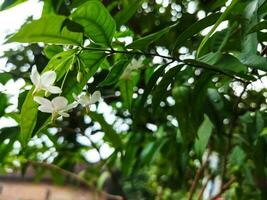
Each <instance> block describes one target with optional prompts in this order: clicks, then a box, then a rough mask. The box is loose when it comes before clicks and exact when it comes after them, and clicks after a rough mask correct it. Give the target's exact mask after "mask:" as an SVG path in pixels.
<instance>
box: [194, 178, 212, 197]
mask: <svg viewBox="0 0 267 200" xmlns="http://www.w3.org/2000/svg"><path fill="white" fill-rule="evenodd" d="M211 178H212V175H209V176H208V178H207V181H206V182H205V184H204V185H203V187H202V188H201V190H200V192H199V194H198V198H197V199H198V200H201V199H202V196H203V193H204V191H205V189H206V187H207V185H208V183H209V181H210V179H211Z"/></svg>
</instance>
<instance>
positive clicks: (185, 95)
mask: <svg viewBox="0 0 267 200" xmlns="http://www.w3.org/2000/svg"><path fill="white" fill-rule="evenodd" d="M172 95H173V97H174V100H175V107H174V111H175V116H176V119H177V121H178V124H179V129H180V131H181V135H182V138H183V139H184V141H185V143H190V140H192V139H193V138H194V136H195V132H194V127H193V123H192V118H191V116H190V115H191V112H192V110H191V108H192V107H191V106H189V104H190V102H191V89H190V88H189V87H186V86H175V87H174V88H173V90H172ZM188 122H190V123H188Z"/></svg>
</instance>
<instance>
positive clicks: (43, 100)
mask: <svg viewBox="0 0 267 200" xmlns="http://www.w3.org/2000/svg"><path fill="white" fill-rule="evenodd" d="M33 100H34V101H35V102H37V103H39V104H41V106H45V107H51V108H52V103H51V101H49V100H48V99H46V98H43V97H38V96H36V97H34V98H33Z"/></svg>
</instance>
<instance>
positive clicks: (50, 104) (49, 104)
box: [33, 96, 77, 120]
mask: <svg viewBox="0 0 267 200" xmlns="http://www.w3.org/2000/svg"><path fill="white" fill-rule="evenodd" d="M33 99H34V101H36V102H37V103H39V104H40V106H39V107H38V110H40V111H41V112H45V113H51V114H52V120H54V119H55V118H56V117H57V116H58V115H61V116H63V117H69V114H68V113H67V112H66V111H68V110H70V109H72V108H74V107H76V106H77V103H72V104H69V105H68V100H67V99H66V98H65V97H62V96H59V97H55V98H53V99H52V101H50V100H49V99H46V98H43V97H38V96H36V97H34V98H33Z"/></svg>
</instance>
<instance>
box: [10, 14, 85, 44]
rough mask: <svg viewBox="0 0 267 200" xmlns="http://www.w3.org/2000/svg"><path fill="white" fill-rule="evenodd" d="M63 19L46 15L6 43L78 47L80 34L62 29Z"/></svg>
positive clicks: (27, 25) (23, 28) (24, 27)
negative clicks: (70, 45) (39, 43)
mask: <svg viewBox="0 0 267 200" xmlns="http://www.w3.org/2000/svg"><path fill="white" fill-rule="evenodd" d="M65 19H66V17H64V16H60V15H47V16H43V17H42V18H41V19H39V20H33V21H32V22H30V23H29V24H26V25H25V26H23V27H22V28H21V29H20V30H19V31H18V32H17V33H15V34H14V35H13V36H11V37H10V38H9V39H8V40H7V43H9V42H22V43H36V42H44V43H53V44H74V45H80V44H81V43H82V42H83V38H82V34H81V33H74V32H70V31H69V30H68V29H67V28H66V27H64V28H62V24H63V22H64V21H65Z"/></svg>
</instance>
